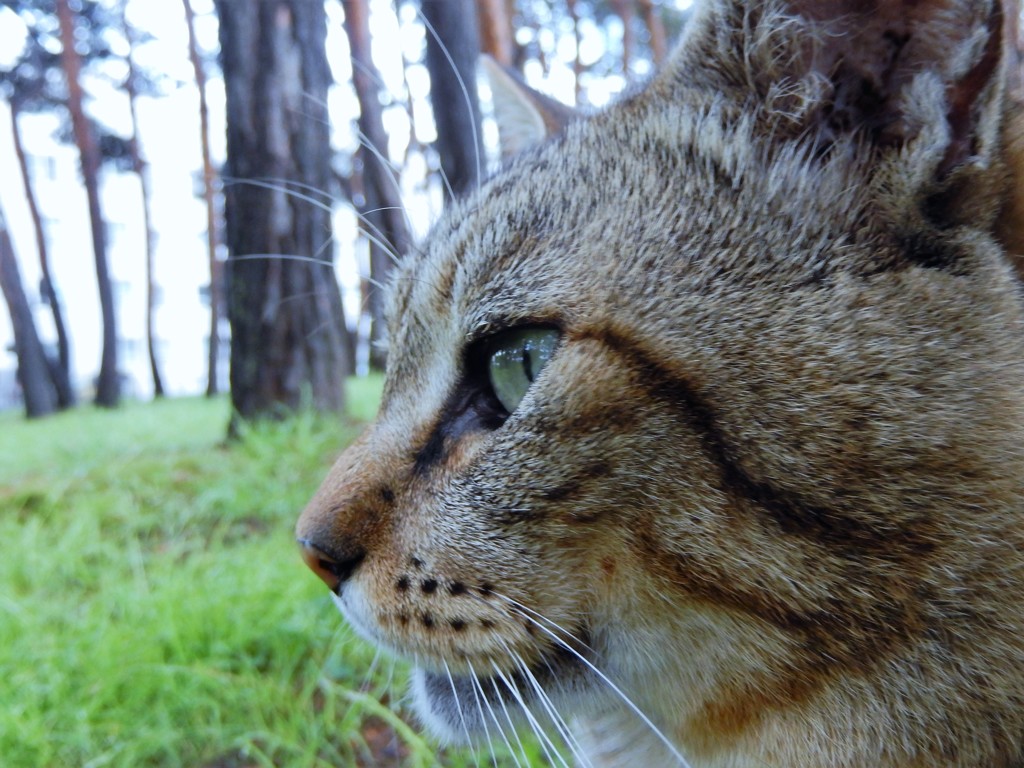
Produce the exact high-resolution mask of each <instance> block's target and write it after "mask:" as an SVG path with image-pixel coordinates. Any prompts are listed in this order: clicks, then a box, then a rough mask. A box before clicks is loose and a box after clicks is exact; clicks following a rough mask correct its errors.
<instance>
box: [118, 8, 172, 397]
mask: <svg viewBox="0 0 1024 768" xmlns="http://www.w3.org/2000/svg"><path fill="white" fill-rule="evenodd" d="M124 9H125V3H122V5H121V25H122V27H123V28H124V36H125V39H126V40H127V41H128V55H127V56H126V57H125V61H126V62H127V64H128V77H126V78H125V81H124V89H125V92H126V93H127V94H128V112H129V114H130V115H131V122H132V135H131V139H130V141H129V142H128V148H129V151H130V152H131V158H132V170H133V171H135V173H136V175H138V177H139V184H140V187H141V191H142V223H143V226H144V227H145V228H146V349H147V351H148V353H149V370H150V373H151V375H152V377H153V397H155V398H158V397H163V396H164V382H163V378H162V377H161V376H160V366H159V364H158V363H157V359H156V344H155V340H154V338H153V337H154V315H155V314H156V306H155V301H154V298H155V295H156V285H155V283H154V280H153V260H154V253H155V251H156V233H155V232H154V231H153V218H152V215H151V212H150V199H151V195H150V187H149V166H148V164H147V163H146V161H145V160H144V159H143V158H142V153H141V151H140V150H139V117H138V114H137V111H136V100H137V99H138V95H139V94H138V89H137V87H136V78H137V77H138V72H137V70H136V69H135V60H134V58H133V52H134V49H135V45H136V39H135V30H133V29H132V28H131V26H130V25H129V24H128V19H127V18H125V12H124Z"/></svg>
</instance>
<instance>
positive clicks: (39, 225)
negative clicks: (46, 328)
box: [11, 100, 75, 408]
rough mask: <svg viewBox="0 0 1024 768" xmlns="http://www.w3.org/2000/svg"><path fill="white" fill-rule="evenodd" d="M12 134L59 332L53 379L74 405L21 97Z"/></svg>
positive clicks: (64, 400)
mask: <svg viewBox="0 0 1024 768" xmlns="http://www.w3.org/2000/svg"><path fill="white" fill-rule="evenodd" d="M11 134H12V135H13V136H14V153H15V155H17V157H18V168H19V169H20V171H21V180H22V183H23V185H24V187H25V199H26V200H27V201H28V209H29V213H30V215H31V216H32V227H33V229H34V230H35V235H36V247H37V248H38V249H39V268H40V270H41V271H42V274H43V291H44V293H45V295H46V302H47V303H48V304H49V305H50V312H51V313H52V314H53V327H54V329H55V330H56V332H57V362H56V365H54V366H53V382H54V386H55V387H56V389H57V405H58V407H60V408H70V407H71V406H72V405H74V404H75V390H74V387H72V386H71V345H70V343H69V342H68V332H67V328H66V327H65V326H64V313H63V312H62V311H61V306H60V300H59V299H58V298H57V289H56V288H55V287H54V281H53V274H52V273H51V272H50V256H49V251H48V249H47V243H46V233H45V232H44V231H43V219H42V216H41V215H40V213H39V203H38V202H37V200H36V193H35V189H33V187H32V177H31V175H30V174H29V171H28V161H27V159H26V157H25V147H24V145H23V144H22V142H21V128H20V127H19V125H18V105H17V100H12V101H11Z"/></svg>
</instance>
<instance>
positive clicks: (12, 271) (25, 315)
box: [0, 211, 57, 419]
mask: <svg viewBox="0 0 1024 768" xmlns="http://www.w3.org/2000/svg"><path fill="white" fill-rule="evenodd" d="M0 290H2V292H3V294H4V298H5V299H6V300H7V308H8V309H9V310H10V313H11V324H12V325H13V326H14V352H15V355H16V356H17V358H18V383H19V384H21V392H22V396H23V397H24V399H25V415H26V416H28V418H30V419H32V418H36V417H38V416H46V415H47V414H49V413H53V411H55V410H56V409H57V391H56V389H55V387H54V386H53V379H52V378H51V369H50V367H49V365H48V363H47V360H46V353H45V352H44V351H43V345H42V344H41V343H40V341H39V335H38V334H37V333H36V325H35V321H34V319H33V317H32V309H31V307H29V303H28V298H27V297H26V296H25V289H24V287H23V286H22V283H21V274H20V272H19V271H18V262H17V261H16V260H15V258H14V248H13V247H12V246H11V238H10V236H9V235H8V233H7V221H6V220H5V219H4V215H3V211H0Z"/></svg>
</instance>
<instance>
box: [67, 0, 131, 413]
mask: <svg viewBox="0 0 1024 768" xmlns="http://www.w3.org/2000/svg"><path fill="white" fill-rule="evenodd" d="M56 4H57V18H58V20H59V22H60V39H61V45H62V50H61V63H62V65H63V67H64V73H65V74H66V76H67V81H68V110H69V111H70V112H71V127H72V129H73V131H74V135H75V144H77V145H78V151H79V153H80V155H81V160H82V179H83V181H84V183H85V192H86V197H87V198H88V200H89V223H90V226H91V228H92V249H93V256H94V258H95V261H96V282H97V283H98V284H99V292H100V309H101V311H102V316H103V354H102V358H101V361H100V372H99V376H98V377H97V382H96V404H97V405H99V406H102V407H105V408H113V407H115V406H116V405H117V404H118V401H119V400H120V398H121V381H120V378H119V375H118V370H117V320H116V317H115V313H114V291H113V287H112V285H111V282H110V269H109V267H108V265H107V242H106V227H105V225H104V222H103V214H102V211H101V209H100V193H99V169H100V151H99V145H98V144H97V143H96V138H95V136H94V135H93V131H92V125H91V124H90V123H89V120H88V118H87V117H86V115H85V111H84V110H83V108H82V84H81V82H80V78H79V75H80V70H81V60H80V58H79V56H78V53H77V52H76V51H75V19H74V14H73V13H72V11H71V8H70V6H69V5H68V0H56Z"/></svg>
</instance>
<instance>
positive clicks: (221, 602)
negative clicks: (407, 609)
mask: <svg viewBox="0 0 1024 768" xmlns="http://www.w3.org/2000/svg"><path fill="white" fill-rule="evenodd" d="M379 391H380V383H379V380H372V379H371V380H355V381H353V382H352V383H351V386H350V388H349V399H350V403H351V407H350V410H351V413H352V415H351V417H350V418H349V419H346V420H344V421H333V420H331V419H323V418H317V417H316V416H314V415H312V414H305V415H300V416H298V417H295V418H292V419H290V420H287V421H282V422H279V423H272V424H262V425H259V426H255V427H252V428H250V429H248V430H247V431H246V432H245V434H244V435H243V438H242V439H241V440H239V441H237V442H235V443H230V444H229V443H225V441H224V434H225V430H226V425H227V418H228V403H227V401H226V399H224V398H220V399H214V400H205V399H198V398H194V399H174V400H166V401H161V402H156V403H151V404H127V405H125V406H124V407H123V408H121V409H118V410H115V411H99V410H95V409H92V408H87V407H82V408H79V409H76V410H74V411H72V412H69V413H64V414H59V415H57V416H54V417H51V418H48V419H45V420H41V421H37V422H31V423H29V422H25V421H23V420H22V419H20V418H19V415H18V414H0V756H2V757H0V762H2V764H3V765H4V766H12V767H13V768H36V767H37V766H47V767H48V766H53V767H54V768H56V767H58V766H59V767H61V768H63V767H64V766H83V767H86V768H99V767H100V766H189V768H197V767H199V768H243V766H244V767H248V766H297V767H298V766H310V767H313V766H316V767H326V766H334V767H336V768H348V767H349V766H403V767H404V766H433V765H444V766H462V765H473V764H475V763H476V762H477V760H476V759H475V758H474V757H473V756H472V755H469V754H466V755H460V754H458V753H454V752H448V753H443V754H441V755H440V756H439V755H438V752H437V749H436V747H435V746H434V745H433V744H432V743H430V742H429V741H428V740H425V739H424V738H423V737H421V736H420V735H418V733H417V732H416V731H415V730H414V728H413V727H410V725H408V724H407V719H406V718H405V715H404V714H400V715H396V714H394V712H395V711H397V712H399V713H404V710H403V707H402V700H403V698H404V696H405V682H404V670H403V668H402V667H401V666H400V665H396V663H395V662H394V661H392V660H391V659H390V658H389V657H386V656H378V654H376V653H375V651H374V650H373V649H371V648H369V647H368V646H366V645H364V644H363V643H362V642H360V641H359V640H358V639H357V638H355V637H354V635H353V634H352V632H351V630H350V629H349V628H348V627H347V625H345V623H344V622H343V620H342V619H341V616H340V615H339V614H338V612H337V611H336V609H335V608H334V606H333V605H332V603H331V600H330V598H329V594H328V592H327V590H326V589H324V587H323V585H322V584H321V583H320V582H319V581H318V580H317V579H316V578H315V577H314V576H313V575H312V574H310V573H309V572H308V571H307V570H306V569H305V567H304V566H303V565H302V562H301V560H300V558H299V556H298V553H297V551H296V548H295V545H294V542H293V534H292V530H293V526H294V523H295V519H296V517H297V515H298V513H299V511H300V510H301V509H302V507H303V505H304V504H305V502H306V500H307V499H308V498H309V497H310V495H311V494H312V492H313V491H314V490H315V489H316V487H317V485H318V484H319V482H320V480H321V479H322V477H323V476H324V474H325V472H326V470H327V468H328V467H329V466H330V464H331V462H332V461H333V459H334V457H335V456H337V454H338V453H339V452H340V450H341V449H342V448H343V447H344V445H345V444H346V443H347V442H348V441H349V440H351V439H352V438H353V437H354V436H355V435H356V434H357V432H358V431H359V429H360V427H361V422H363V421H365V420H367V419H369V418H371V417H372V414H373V411H374V410H375V408H376V401H377V397H378V396H379ZM481 757H482V756H481ZM520 760H522V758H520ZM480 762H481V763H482V764H487V765H490V764H492V762H493V759H492V758H491V756H490V753H489V752H488V755H487V758H486V760H481V761H480ZM497 762H498V763H499V764H501V765H506V764H514V763H512V762H511V761H509V760H506V759H502V758H501V756H500V754H499V757H498V759H497ZM528 762H529V763H530V764H536V765H540V764H541V763H540V762H539V761H538V762H536V763H535V762H534V760H533V759H529V760H528ZM524 768H525V766H524Z"/></svg>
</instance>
